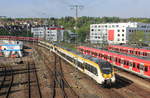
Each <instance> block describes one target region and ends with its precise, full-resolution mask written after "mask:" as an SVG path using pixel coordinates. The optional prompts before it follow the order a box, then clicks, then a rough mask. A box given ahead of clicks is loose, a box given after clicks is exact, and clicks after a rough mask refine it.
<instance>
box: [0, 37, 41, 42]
mask: <svg viewBox="0 0 150 98" xmlns="http://www.w3.org/2000/svg"><path fill="white" fill-rule="evenodd" d="M0 39H1V40H21V41H39V40H41V38H34V37H16V36H0Z"/></svg>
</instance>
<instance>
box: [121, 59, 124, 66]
mask: <svg viewBox="0 0 150 98" xmlns="http://www.w3.org/2000/svg"><path fill="white" fill-rule="evenodd" d="M123 64H124V58H121V67H123Z"/></svg>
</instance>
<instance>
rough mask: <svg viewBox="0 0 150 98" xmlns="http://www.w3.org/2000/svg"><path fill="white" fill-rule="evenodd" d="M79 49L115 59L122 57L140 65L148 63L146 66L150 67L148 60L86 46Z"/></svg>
mask: <svg viewBox="0 0 150 98" xmlns="http://www.w3.org/2000/svg"><path fill="white" fill-rule="evenodd" d="M78 48H82V49H85V50H90V51H92V52H96V53H102V54H107V55H113V56H115V57H120V58H122V59H125V60H128V61H134V62H138V63H146V64H149V65H148V66H150V61H148V60H143V59H139V58H135V57H131V56H125V55H120V54H117V53H112V52H108V51H104V50H99V49H95V48H89V47H85V46H79V47H78Z"/></svg>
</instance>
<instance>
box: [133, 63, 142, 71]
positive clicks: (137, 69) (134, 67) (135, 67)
mask: <svg viewBox="0 0 150 98" xmlns="http://www.w3.org/2000/svg"><path fill="white" fill-rule="evenodd" d="M139 65H140V64H139V63H137V62H133V65H132V70H133V71H135V72H138V73H139V72H140V70H139Z"/></svg>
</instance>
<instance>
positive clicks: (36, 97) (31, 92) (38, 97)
mask: <svg viewBox="0 0 150 98" xmlns="http://www.w3.org/2000/svg"><path fill="white" fill-rule="evenodd" d="M27 69H28V98H42V93H41V89H40V83H39V79H38V75H37V70H36V66H35V63H34V62H27ZM35 87H36V89H35ZM35 91H36V92H35Z"/></svg>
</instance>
